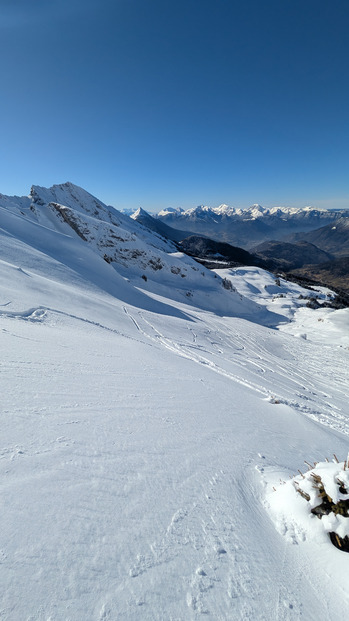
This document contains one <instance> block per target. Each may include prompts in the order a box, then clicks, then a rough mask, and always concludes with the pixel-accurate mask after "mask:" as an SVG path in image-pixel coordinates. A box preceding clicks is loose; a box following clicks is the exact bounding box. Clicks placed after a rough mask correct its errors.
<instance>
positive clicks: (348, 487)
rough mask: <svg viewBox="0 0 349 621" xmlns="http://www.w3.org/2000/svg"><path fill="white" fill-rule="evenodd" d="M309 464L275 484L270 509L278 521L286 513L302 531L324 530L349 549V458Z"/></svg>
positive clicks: (344, 548)
mask: <svg viewBox="0 0 349 621" xmlns="http://www.w3.org/2000/svg"><path fill="white" fill-rule="evenodd" d="M334 457H335V456H334ZM305 463H306V464H307V466H308V468H309V469H308V471H307V472H305V473H304V474H303V473H302V472H301V471H300V470H299V475H297V476H295V477H293V478H292V479H291V480H289V481H287V482H284V481H281V484H280V486H278V487H277V488H276V487H273V490H274V493H273V494H271V495H270V498H269V504H270V508H271V510H272V512H273V513H274V514H275V515H276V516H277V522H279V521H280V519H279V518H280V515H282V518H283V521H284V522H287V520H289V521H290V522H292V523H293V524H297V526H298V529H299V531H303V532H304V531H305V532H310V531H313V533H312V534H315V536H317V535H320V531H322V532H323V533H326V534H327V535H328V536H329V538H330V540H331V542H332V543H333V545H334V546H336V547H337V548H338V549H339V550H342V551H344V552H349V458H348V460H346V461H344V462H338V460H337V457H335V460H334V461H332V462H329V461H325V462H319V463H315V464H314V465H313V466H312V465H311V464H309V463H308V462H305ZM318 520H321V523H319V522H318ZM281 521H282V520H281ZM319 527H321V528H320V529H319Z"/></svg>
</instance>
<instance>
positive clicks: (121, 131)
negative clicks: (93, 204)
mask: <svg viewBox="0 0 349 621" xmlns="http://www.w3.org/2000/svg"><path fill="white" fill-rule="evenodd" d="M348 26H349V3H348V2H345V1H344V0H342V1H335V2H330V1H329V0H326V1H323V0H319V1H317V2H315V1H314V0H293V1H290V0H267V1H266V2H262V1H261V0H244V1H242V0H241V2H236V1H235V0H195V1H194V0H185V1H184V0H177V1H176V2H174V1H168V0H83V1H80V0H51V1H50V0H31V1H30V2H28V0H1V3H0V59H1V60H0V78H1V97H0V123H1V125H0V127H1V140H0V158H1V166H0V192H2V193H4V194H20V195H21V194H28V192H29V189H30V186H31V185H32V184H38V185H44V186H49V185H52V184H53V183H62V182H64V181H68V180H69V181H72V182H73V183H76V184H78V185H81V186H82V187H84V188H85V189H86V190H88V191H90V192H91V193H92V194H95V195H96V196H98V197H99V198H100V199H102V200H104V201H105V202H107V203H109V204H113V205H115V206H116V207H117V208H120V209H121V208H130V207H133V208H137V207H140V206H141V207H143V208H144V209H147V210H149V211H152V210H158V209H160V208H162V207H169V206H172V207H176V206H182V207H184V208H186V207H192V206H195V205H198V204H208V205H211V206H215V205H218V204H220V203H223V202H224V203H227V204H229V205H232V206H239V207H247V206H248V205H250V204H252V203H256V202H258V203H261V204H262V205H265V206H272V205H295V206H304V205H310V204H312V205H315V206H319V207H337V208H338V207H349V187H348V183H349V79H348V67H349V47H348Z"/></svg>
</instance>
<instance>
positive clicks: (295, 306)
mask: <svg viewBox="0 0 349 621" xmlns="http://www.w3.org/2000/svg"><path fill="white" fill-rule="evenodd" d="M96 201H97V199H94V197H91V195H89V194H88V193H86V192H84V191H83V190H81V189H80V188H77V187H76V186H73V185H72V184H64V185H62V186H54V187H53V188H50V189H43V188H38V187H36V188H35V189H34V191H33V192H32V195H31V197H29V198H28V199H26V198H25V197H24V198H23V197H21V198H17V197H2V196H0V326H1V333H0V334H1V352H2V356H1V396H2V399H1V401H2V408H1V430H2V432H1V446H0V466H1V495H2V516H1V524H2V528H1V531H0V574H1V584H2V589H1V591H2V595H1V602H0V619H4V620H6V621H19V620H25V621H114V620H116V619H118V620H119V619H120V620H134V621H136V620H137V621H139V620H149V621H150V620H151V621H186V620H188V621H190V620H198V619H205V620H206V619H207V620H209V619H210V620H212V621H219V620H245V619H251V620H254V621H255V620H258V621H262V620H263V621H264V620H265V621H267V620H268V621H269V620H275V621H279V620H293V619H294V620H296V619H301V618H302V619H304V620H305V621H311V620H314V621H315V620H316V621H319V620H320V621H321V620H325V619H326V620H331V621H336V620H337V619H340V618H344V617H345V615H346V614H348V612H349V589H348V571H349V554H347V553H345V552H342V551H340V550H339V549H337V548H336V547H334V546H333V545H332V543H331V541H330V539H329V537H328V534H327V532H329V527H328V528H327V530H326V528H325V526H326V524H325V523H323V522H322V520H321V521H320V520H319V519H318V517H317V516H316V515H313V514H311V512H310V511H309V508H308V507H307V502H306V501H305V500H304V498H302V497H301V496H300V494H297V493H296V492H295V491H294V486H293V484H286V485H285V484H283V483H282V482H283V481H285V480H286V479H287V480H290V479H289V476H291V477H294V475H297V477H298V476H299V477H300V475H299V472H298V469H300V470H301V471H302V472H305V471H306V470H307V466H305V465H304V460H307V461H309V462H310V463H311V464H312V463H313V462H321V463H322V462H324V460H325V458H326V457H328V458H330V466H331V467H333V465H332V463H331V462H332V458H333V454H334V453H335V454H336V455H337V456H338V458H339V460H340V461H342V462H343V461H344V459H346V458H347V455H348V447H349V441H348V440H349V438H348V435H349V412H348V392H349V376H348V356H349V337H348V334H349V331H348V326H349V314H348V309H344V310H341V311H334V310H331V309H328V308H319V309H317V310H313V309H310V308H307V307H306V306H305V304H306V300H304V299H302V298H299V296H300V295H305V296H306V295H309V291H307V290H303V289H301V288H300V287H299V286H297V285H294V284H291V283H285V282H284V281H281V283H280V285H278V284H276V283H275V277H274V276H272V275H271V274H268V273H266V272H263V270H258V269H257V268H237V269H236V270H223V271H218V272H217V273H214V272H209V271H208V270H206V269H204V268H203V267H202V266H200V265H199V264H196V263H195V261H193V260H192V259H190V258H189V257H186V256H185V255H181V254H180V253H177V252H176V249H175V247H174V246H173V245H172V244H170V243H168V242H166V241H165V240H163V239H162V238H160V237H157V236H156V235H154V234H152V233H151V232H148V231H147V230H146V229H144V228H143V227H142V226H141V225H138V224H137V223H136V222H134V221H133V220H131V219H129V218H127V217H126V216H123V215H122V214H120V213H119V212H116V211H115V210H112V208H108V207H106V206H104V205H103V204H102V203H100V202H99V201H97V202H96ZM53 203H55V204H56V207H55V206H54V205H53ZM62 213H64V217H63V216H62ZM98 222H99V223H100V224H98ZM81 234H83V237H84V238H82V237H81ZM113 235H114V236H115V235H116V236H117V237H118V238H119V239H115V237H114V238H113ZM104 255H107V257H105V256H104ZM159 262H161V268H159V265H160V263H159ZM183 274H184V275H183ZM144 277H145V278H144ZM223 278H225V279H226V281H223V280H222V279H223ZM227 281H229V282H231V283H232V289H229V287H228V288H227V284H226V282H227ZM223 282H225V285H224V284H223ZM281 293H282V294H283V295H284V296H285V297H280V294H281ZM318 295H319V298H320V302H321V301H324V300H325V299H327V298H328V296H330V295H331V293H330V292H328V291H327V290H321V291H319V294H318ZM336 467H337V466H336ZM324 468H325V469H326V466H324ZM328 476H329V477H330V476H331V475H330V474H329V475H328ZM333 476H334V475H333ZM273 488H275V490H276V491H274V489H273ZM285 490H286V492H285ZM311 502H312V503H313V504H312V505H311V506H313V505H314V502H313V498H312V501H311ZM315 504H316V503H315ZM304 507H305V508H304ZM347 522H349V519H347ZM339 532H340V533H341V534H342V535H345V534H346V533H347V534H349V525H348V526H346V522H345V518H343V519H342V520H341V530H340V531H339ZM342 535H341V536H342Z"/></svg>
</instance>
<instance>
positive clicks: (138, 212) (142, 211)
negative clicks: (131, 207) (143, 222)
mask: <svg viewBox="0 0 349 621" xmlns="http://www.w3.org/2000/svg"><path fill="white" fill-rule="evenodd" d="M147 216H149V214H148V212H147V211H145V209H142V207H139V208H138V209H137V210H136V211H134V212H133V213H132V214H131V215H130V218H132V220H137V219H138V218H140V217H143V218H144V217H147Z"/></svg>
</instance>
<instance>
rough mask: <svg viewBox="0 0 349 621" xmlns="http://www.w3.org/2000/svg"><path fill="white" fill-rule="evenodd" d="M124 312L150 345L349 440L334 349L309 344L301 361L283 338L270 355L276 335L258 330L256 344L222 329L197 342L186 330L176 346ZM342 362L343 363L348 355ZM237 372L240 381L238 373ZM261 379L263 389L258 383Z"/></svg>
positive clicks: (342, 371) (342, 370)
mask: <svg viewBox="0 0 349 621" xmlns="http://www.w3.org/2000/svg"><path fill="white" fill-rule="evenodd" d="M124 312H125V313H126V314H127V316H128V317H129V318H130V320H131V321H132V323H133V325H134V326H135V327H136V329H137V331H139V332H141V333H142V334H143V335H144V336H145V337H146V338H148V339H149V340H151V341H153V342H154V343H157V344H160V345H162V346H163V347H165V348H166V349H168V350H170V351H172V352H173V353H175V354H177V355H179V356H181V357H183V358H187V359H188V360H191V361H192V362H194V363H196V364H201V365H205V366H206V367H208V368H209V369H210V370H212V371H214V372H215V373H218V374H220V375H223V376H224V377H226V378H228V379H230V380H232V381H234V382H236V383H238V384H240V385H242V386H245V387H247V388H249V389H251V390H253V391H254V392H256V393H258V394H260V395H261V396H262V397H264V398H268V399H270V400H271V402H273V403H276V404H284V405H288V406H290V407H291V408H293V409H295V410H297V411H298V412H300V413H302V414H304V415H305V416H308V417H309V418H311V419H312V420H315V421H317V422H319V423H321V424H323V425H327V426H329V427H331V428H332V429H336V430H337V431H339V432H341V433H345V434H347V435H349V419H348V415H347V413H346V411H345V407H346V404H347V394H346V391H345V390H344V389H343V386H345V385H346V383H347V381H348V372H347V367H346V366H345V364H343V360H342V359H341V358H338V351H336V350H334V349H333V348H331V347H328V348H326V347H323V346H317V345H315V344H311V343H310V344H309V343H307V344H306V346H304V349H305V348H307V350H308V351H309V354H308V355H306V356H304V358H303V357H301V358H300V348H299V344H298V343H297V346H296V347H295V345H294V343H293V337H291V338H284V339H282V340H283V348H282V352H280V353H281V356H279V355H277V354H276V353H275V352H274V349H273V344H272V339H273V338H274V337H275V332H274V333H273V331H272V330H268V329H267V328H261V329H260V338H259V339H258V338H256V337H255V336H253V333H252V334H251V335H250V336H249V335H248V332H247V331H246V330H244V331H243V332H242V333H241V334H240V333H239V332H238V331H237V330H236V329H235V330H229V332H228V334H227V327H226V326H225V327H224V330H225V331H224V335H223V334H222V333H221V332H220V331H219V330H218V329H217V327H213V326H212V327H210V328H206V329H205V330H204V331H202V332H201V335H200V339H199V337H198V334H197V332H198V330H196V332H194V331H193V329H192V328H189V331H190V333H191V337H192V338H191V340H188V341H187V342H183V341H182V340H181V341H180V342H177V341H175V340H174V339H173V338H172V337H171V338H170V337H168V336H165V335H164V334H163V333H162V332H160V331H159V329H158V328H157V327H155V326H154V325H153V323H151V321H150V320H149V319H147V318H146V317H145V316H144V313H142V312H141V311H139V312H138V313H137V319H135V317H134V316H133V315H132V313H131V311H129V310H128V309H127V308H126V307H124ZM206 323H207V320H206ZM263 332H264V335H263ZM265 333H267V336H265ZM280 336H281V334H280V333H278V337H280ZM281 338H282V337H281ZM240 352H242V355H241V354H240ZM318 356H321V358H323V359H324V362H323V368H324V369H325V372H324V374H323V377H322V376H321V374H320V373H319V366H318ZM344 357H345V358H347V356H346V353H344ZM295 361H296V364H295ZM222 362H224V364H225V367H223V365H222ZM231 367H233V369H234V370H233V371H231V370H230V369H231ZM241 368H243V375H241V374H240V373H238V371H239V370H241ZM246 375H248V376H249V378H250V377H251V379H247V378H246ZM261 375H262V376H263V384H262V383H259V381H258V380H259V378H260V376H261ZM314 378H316V382H315V379H314ZM329 379H330V381H329ZM290 387H291V390H290ZM329 388H330V391H329ZM332 392H335V393H336V397H337V398H338V397H339V399H340V401H342V403H343V409H342V408H341V409H340V408H339V407H338V406H336V405H334V404H333V402H332V401H331V397H332ZM343 412H345V413H343Z"/></svg>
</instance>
